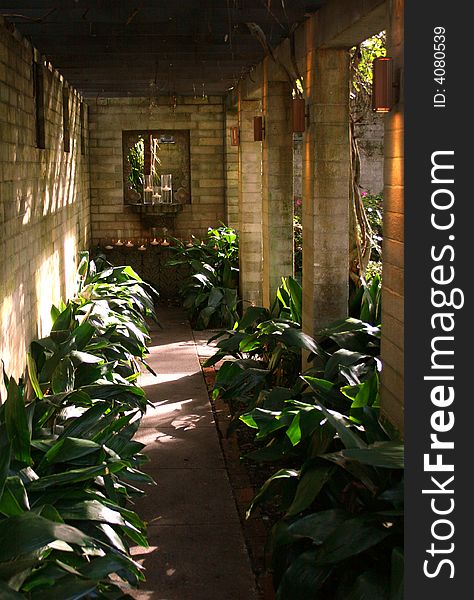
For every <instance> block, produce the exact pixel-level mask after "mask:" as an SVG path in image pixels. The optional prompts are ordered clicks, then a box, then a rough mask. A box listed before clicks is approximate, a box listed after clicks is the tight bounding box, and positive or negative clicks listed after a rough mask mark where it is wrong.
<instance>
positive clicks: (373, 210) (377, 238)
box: [362, 193, 383, 262]
mask: <svg viewBox="0 0 474 600" xmlns="http://www.w3.org/2000/svg"><path fill="white" fill-rule="evenodd" d="M362 202H363V204H364V208H365V211H366V214H367V218H368V220H369V224H370V229H371V230H372V252H371V255H370V260H372V261H375V262H380V261H381V260H382V241H383V195H382V194H375V195H372V194H364V193H363V194H362Z"/></svg>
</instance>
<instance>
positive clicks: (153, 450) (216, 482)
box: [132, 308, 258, 600]
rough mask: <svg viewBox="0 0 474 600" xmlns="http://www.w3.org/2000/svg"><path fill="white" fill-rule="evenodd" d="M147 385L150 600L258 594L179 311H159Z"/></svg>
mask: <svg viewBox="0 0 474 600" xmlns="http://www.w3.org/2000/svg"><path fill="white" fill-rule="evenodd" d="M159 320H160V325H161V326H162V329H160V328H159V327H157V326H155V327H154V328H153V329H152V343H151V347H150V352H151V354H150V359H149V364H150V365H151V367H152V368H153V369H154V370H155V371H156V373H157V377H154V376H153V375H151V374H145V375H143V376H142V378H141V382H140V383H141V385H142V386H143V387H144V389H145V390H146V392H147V396H148V398H149V400H150V401H151V402H152V403H153V405H154V408H151V409H149V410H148V412H147V414H146V416H145V417H144V419H143V420H142V425H141V428H140V430H139V432H138V434H137V436H136V439H137V440H138V441H141V442H143V443H145V444H146V448H145V450H144V452H145V453H146V454H147V455H148V457H149V458H150V462H149V463H148V465H147V466H146V467H145V470H146V471H147V472H148V473H149V474H150V475H151V476H152V477H153V478H154V480H155V481H156V486H154V487H152V488H150V487H148V488H147V490H146V491H147V494H146V496H145V497H144V498H143V499H141V500H140V501H139V502H137V506H136V508H137V511H138V513H139V514H140V515H141V516H142V518H143V519H145V521H147V522H148V538H149V543H150V547H149V548H148V549H145V548H136V549H135V550H134V555H135V556H136V558H137V560H139V561H140V562H141V563H142V564H143V565H144V566H145V568H146V577H147V581H146V584H144V585H143V586H142V588H141V589H140V591H139V592H133V593H132V595H133V597H134V598H137V599H140V600H142V599H143V600H145V599H148V598H150V599H151V598H153V599H154V600H214V599H219V600H220V599H222V598H232V600H256V599H257V598H258V595H257V592H256V588H255V583H254V581H255V580H254V576H253V573H252V570H251V567H250V562H249V558H248V554H247V551H246V548H245V543H244V537H243V533H242V529H241V525H240V521H239V516H238V512H237V509H236V505H235V502H234V498H233V495H232V490H231V486H230V483H229V479H228V476H227V471H226V468H225V464H224V459H223V456H222V452H221V448H220V444H219V439H218V433H217V429H216V426H215V422H214V418H213V414H212V408H211V405H210V403H209V400H208V394H207V389H206V385H205V383H204V379H203V376H202V373H201V368H200V364H199V360H198V354H197V351H196V346H195V343H194V338H193V333H192V331H191V328H190V326H189V324H188V322H187V320H186V318H185V316H184V314H183V313H182V312H181V310H180V309H176V308H173V309H159Z"/></svg>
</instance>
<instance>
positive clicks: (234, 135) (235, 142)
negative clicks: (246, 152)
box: [230, 127, 239, 146]
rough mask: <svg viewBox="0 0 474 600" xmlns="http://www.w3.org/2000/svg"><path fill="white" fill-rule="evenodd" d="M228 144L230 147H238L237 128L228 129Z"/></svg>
mask: <svg viewBox="0 0 474 600" xmlns="http://www.w3.org/2000/svg"><path fill="white" fill-rule="evenodd" d="M230 143H231V145H232V146H238V145H239V128H238V127H231V128H230Z"/></svg>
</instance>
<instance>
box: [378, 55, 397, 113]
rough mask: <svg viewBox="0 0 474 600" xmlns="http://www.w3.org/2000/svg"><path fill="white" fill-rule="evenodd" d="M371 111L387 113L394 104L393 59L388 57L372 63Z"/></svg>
mask: <svg viewBox="0 0 474 600" xmlns="http://www.w3.org/2000/svg"><path fill="white" fill-rule="evenodd" d="M372 74H373V79H372V110H373V111H374V112H376V113H388V112H390V111H391V110H392V108H393V104H394V93H393V92H394V90H393V88H394V87H397V85H396V84H395V83H394V81H393V59H392V58H390V57H389V56H383V57H379V58H375V59H374V61H373V63H372Z"/></svg>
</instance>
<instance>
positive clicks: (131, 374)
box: [0, 254, 155, 600]
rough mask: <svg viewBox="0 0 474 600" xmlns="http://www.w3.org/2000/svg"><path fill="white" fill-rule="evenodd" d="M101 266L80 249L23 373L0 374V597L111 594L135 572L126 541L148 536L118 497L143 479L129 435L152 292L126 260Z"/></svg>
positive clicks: (136, 420) (138, 572)
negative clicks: (1, 399)
mask: <svg viewBox="0 0 474 600" xmlns="http://www.w3.org/2000/svg"><path fill="white" fill-rule="evenodd" d="M102 266H103V268H102V269H97V267H96V265H95V264H94V263H92V262H89V259H88V256H87V254H85V255H84V256H83V259H82V261H81V264H80V268H79V273H80V290H79V293H78V295H77V296H76V297H75V298H74V299H72V300H71V301H69V302H68V303H67V304H62V305H61V306H60V307H53V309H52V317H53V326H52V330H51V333H50V335H49V336H47V337H46V338H43V339H41V340H37V341H35V342H33V343H32V345H31V350H30V353H29V354H28V373H27V377H26V378H25V380H24V381H22V382H20V383H17V382H16V381H15V380H14V379H12V378H10V379H9V378H7V377H6V376H5V385H6V387H7V390H8V394H7V399H6V401H5V403H4V404H3V405H2V406H0V596H1V597H2V598H3V597H5V598H10V597H11V598H15V597H25V596H27V597H28V598H31V599H38V600H39V599H42V598H50V597H52V595H54V597H56V598H65V597H68V598H79V597H88V598H122V597H127V596H126V595H125V594H124V592H123V591H122V590H121V588H120V586H119V585H118V584H117V581H118V580H122V581H123V582H124V583H127V584H129V585H131V586H136V585H138V583H139V582H140V581H142V580H143V579H144V576H143V569H142V567H141V566H140V565H139V564H138V563H137V562H135V561H134V560H133V559H132V558H131V556H130V545H131V544H132V543H133V544H136V545H140V546H147V540H146V535H145V524H144V522H143V521H142V520H141V519H140V518H139V516H138V515H137V514H136V513H135V512H133V511H132V510H131V509H130V506H129V503H130V502H131V501H132V500H133V498H134V497H136V496H138V495H141V494H143V491H142V490H141V489H140V488H139V487H137V485H143V484H145V483H152V480H151V479H150V477H149V476H148V475H146V474H144V473H143V472H142V471H141V470H140V467H141V465H142V463H143V462H144V460H145V457H144V456H143V455H142V454H141V450H142V448H143V444H140V443H138V442H136V441H134V440H133V439H132V438H133V436H134V434H135V433H136V431H137V429H138V426H139V424H140V419H141V416H142V414H143V411H144V410H145V408H146V405H147V400H146V398H145V394H144V392H143V390H142V389H141V388H140V387H138V386H137V385H136V379H137V377H138V373H139V363H140V362H144V359H145V356H146V354H147V349H146V343H147V341H148V333H147V328H146V324H145V317H154V316H155V315H154V307H153V297H154V295H155V292H154V291H153V290H152V289H151V288H149V287H148V286H147V285H146V284H144V282H142V281H141V280H140V278H139V277H138V276H137V275H136V274H135V273H134V272H133V271H132V270H131V269H130V267H115V268H114V267H111V266H110V265H105V264H103V265H102ZM111 576H113V579H112V578H111ZM117 578H118V579H117Z"/></svg>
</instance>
